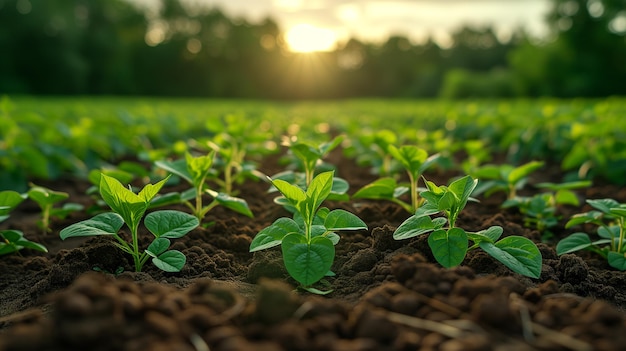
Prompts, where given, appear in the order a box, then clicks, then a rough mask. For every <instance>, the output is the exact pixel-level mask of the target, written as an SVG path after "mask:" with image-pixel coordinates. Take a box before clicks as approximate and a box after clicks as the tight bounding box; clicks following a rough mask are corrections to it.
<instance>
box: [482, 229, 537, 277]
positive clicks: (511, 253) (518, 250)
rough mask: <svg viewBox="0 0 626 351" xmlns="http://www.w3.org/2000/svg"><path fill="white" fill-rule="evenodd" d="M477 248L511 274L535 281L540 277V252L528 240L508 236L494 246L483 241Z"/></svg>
mask: <svg viewBox="0 0 626 351" xmlns="http://www.w3.org/2000/svg"><path fill="white" fill-rule="evenodd" d="M479 246H480V248H482V249H483V250H485V252H487V253H488V254H489V255H491V256H492V257H493V258H495V259H496V260H498V261H500V262H501V263H502V264H504V265H505V266H507V267H508V268H509V269H510V270H512V271H513V272H516V273H519V274H521V275H524V276H527V277H531V278H536V279H538V278H539V276H540V275H541V263H542V261H541V252H540V251H539V249H538V248H537V246H536V245H535V243H533V242H532V241H531V240H529V239H528V238H524V237H521V236H508V237H506V238H504V239H502V240H500V241H498V242H497V243H495V244H492V243H489V242H486V241H483V242H481V243H480V244H479Z"/></svg>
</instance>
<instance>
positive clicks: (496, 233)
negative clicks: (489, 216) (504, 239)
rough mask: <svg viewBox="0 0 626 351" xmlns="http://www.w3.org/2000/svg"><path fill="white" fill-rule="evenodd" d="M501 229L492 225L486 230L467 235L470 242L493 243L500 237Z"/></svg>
mask: <svg viewBox="0 0 626 351" xmlns="http://www.w3.org/2000/svg"><path fill="white" fill-rule="evenodd" d="M502 233H503V229H502V227H500V226H497V225H494V226H491V227H489V228H487V229H484V230H481V231H478V232H475V233H467V235H468V237H469V239H470V240H472V241H473V242H475V243H480V242H481V241H488V242H490V243H495V242H496V241H498V239H500V237H501V236H502Z"/></svg>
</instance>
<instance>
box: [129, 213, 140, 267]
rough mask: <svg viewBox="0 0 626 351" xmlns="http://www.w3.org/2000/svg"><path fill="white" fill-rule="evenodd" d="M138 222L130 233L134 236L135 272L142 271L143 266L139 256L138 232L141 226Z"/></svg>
mask: <svg viewBox="0 0 626 351" xmlns="http://www.w3.org/2000/svg"><path fill="white" fill-rule="evenodd" d="M138 224H139V223H137V224H136V225H133V227H132V228H130V233H131V236H132V237H133V261H134V262H135V272H141V267H142V266H143V264H142V263H141V260H140V257H139V235H138V233H137V231H138V227H139V225H138Z"/></svg>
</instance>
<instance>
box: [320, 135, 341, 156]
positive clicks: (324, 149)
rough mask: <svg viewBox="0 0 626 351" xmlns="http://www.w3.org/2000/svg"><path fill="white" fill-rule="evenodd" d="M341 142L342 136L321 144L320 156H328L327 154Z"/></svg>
mask: <svg viewBox="0 0 626 351" xmlns="http://www.w3.org/2000/svg"><path fill="white" fill-rule="evenodd" d="M343 140H344V136H343V135H338V136H336V137H335V138H334V139H333V140H331V141H328V142H325V143H322V144H321V145H320V147H319V151H320V152H321V154H322V156H324V155H326V154H328V153H329V152H331V151H332V150H333V149H334V148H336V147H337V146H339V144H341V142H342V141H343Z"/></svg>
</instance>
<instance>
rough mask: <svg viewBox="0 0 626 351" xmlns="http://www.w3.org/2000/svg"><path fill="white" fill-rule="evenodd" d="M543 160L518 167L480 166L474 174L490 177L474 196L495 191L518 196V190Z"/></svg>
mask: <svg viewBox="0 0 626 351" xmlns="http://www.w3.org/2000/svg"><path fill="white" fill-rule="evenodd" d="M543 165H544V162H543V161H531V162H528V163H525V164H523V165H521V166H518V167H513V166H512V165H509V164H503V165H499V166H496V165H485V166H482V167H479V168H478V169H477V170H476V171H475V172H474V173H473V174H472V175H473V176H474V177H476V178H479V179H488V180H487V181H485V182H483V183H482V184H481V185H480V186H479V187H478V188H476V190H475V191H474V196H476V195H478V194H482V193H485V196H490V195H491V194H493V193H495V192H499V191H502V192H505V193H506V194H507V199H509V200H511V199H514V198H515V197H516V196H517V191H518V190H520V189H522V188H523V187H524V185H526V182H527V181H528V176H529V175H530V174H531V173H532V172H534V171H536V170H538V169H539V168H541V167H543Z"/></svg>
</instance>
